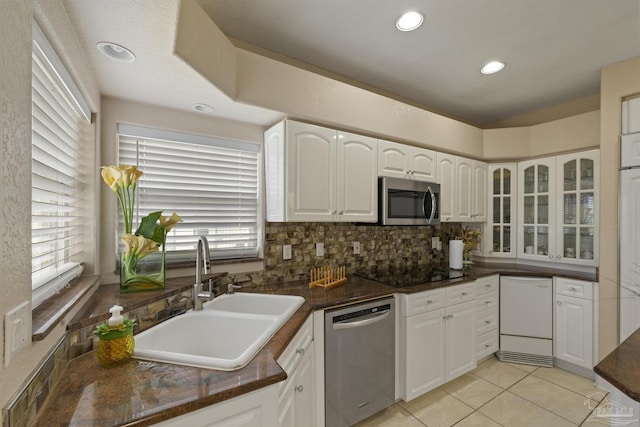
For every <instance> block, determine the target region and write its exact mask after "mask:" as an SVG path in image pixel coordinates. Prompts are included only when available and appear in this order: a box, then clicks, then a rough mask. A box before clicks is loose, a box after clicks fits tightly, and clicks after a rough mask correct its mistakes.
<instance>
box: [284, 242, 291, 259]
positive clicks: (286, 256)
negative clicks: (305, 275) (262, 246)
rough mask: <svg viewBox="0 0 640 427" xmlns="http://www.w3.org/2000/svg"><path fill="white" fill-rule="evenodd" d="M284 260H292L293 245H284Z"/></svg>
mask: <svg viewBox="0 0 640 427" xmlns="http://www.w3.org/2000/svg"><path fill="white" fill-rule="evenodd" d="M282 259H285V260H287V259H291V245H282Z"/></svg>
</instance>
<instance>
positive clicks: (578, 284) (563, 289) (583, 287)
mask: <svg viewBox="0 0 640 427" xmlns="http://www.w3.org/2000/svg"><path fill="white" fill-rule="evenodd" d="M554 280H555V285H556V295H566V296H568V297H576V298H584V299H588V300H593V283H592V282H586V281H583V280H574V279H565V278H561V277H554Z"/></svg>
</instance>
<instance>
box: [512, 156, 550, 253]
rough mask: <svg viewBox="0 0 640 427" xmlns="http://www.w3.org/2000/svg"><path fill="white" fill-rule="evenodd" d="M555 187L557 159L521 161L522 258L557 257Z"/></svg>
mask: <svg viewBox="0 0 640 427" xmlns="http://www.w3.org/2000/svg"><path fill="white" fill-rule="evenodd" d="M554 186H555V158H546V159H536V160H528V161H524V162H520V163H519V164H518V194H519V197H518V257H521V258H525V259H538V260H546V261H549V258H551V259H553V258H554V254H555V252H554V251H555V247H554V245H555V239H554V227H555V223H554V217H555V210H554V203H555V199H554V194H555V188H554Z"/></svg>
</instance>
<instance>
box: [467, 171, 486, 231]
mask: <svg viewBox="0 0 640 427" xmlns="http://www.w3.org/2000/svg"><path fill="white" fill-rule="evenodd" d="M472 165H473V175H472V181H473V190H472V192H471V203H472V204H471V220H472V221H476V222H485V221H486V220H487V171H488V165H487V164H486V163H485V162H480V161H478V160H474V161H473V164H472Z"/></svg>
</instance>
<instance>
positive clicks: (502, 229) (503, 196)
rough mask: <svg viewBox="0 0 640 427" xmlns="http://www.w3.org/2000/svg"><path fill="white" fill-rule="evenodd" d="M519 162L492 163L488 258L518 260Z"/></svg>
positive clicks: (486, 247) (490, 171)
mask: <svg viewBox="0 0 640 427" xmlns="http://www.w3.org/2000/svg"><path fill="white" fill-rule="evenodd" d="M517 170H518V165H517V163H492V164H489V182H488V187H489V193H490V194H489V203H488V215H487V216H488V221H489V222H488V225H489V229H490V232H488V233H486V236H485V237H484V239H486V241H487V245H486V246H485V250H486V253H487V255H489V256H495V257H515V254H516V227H515V223H516V218H515V213H516V191H517V185H516V183H517V175H518V173H517Z"/></svg>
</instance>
